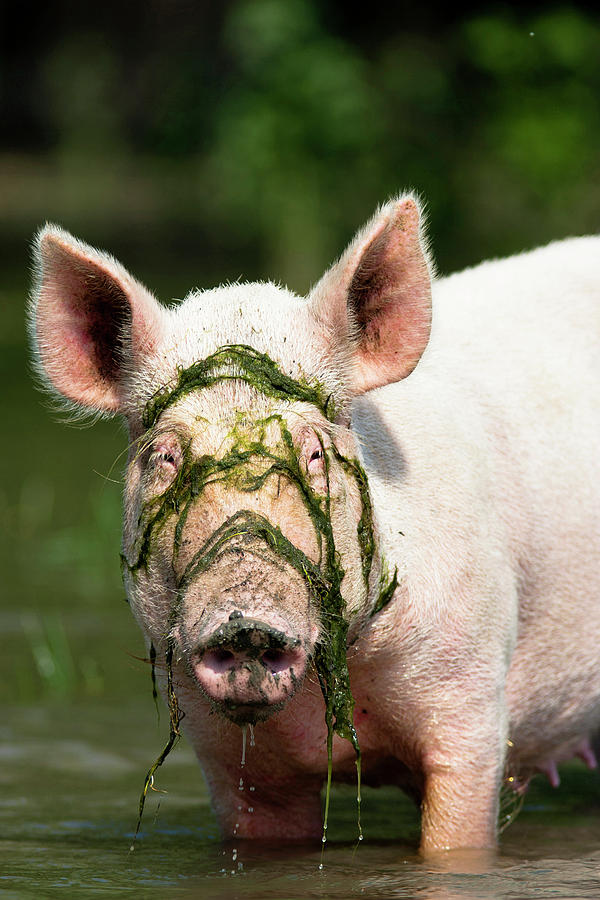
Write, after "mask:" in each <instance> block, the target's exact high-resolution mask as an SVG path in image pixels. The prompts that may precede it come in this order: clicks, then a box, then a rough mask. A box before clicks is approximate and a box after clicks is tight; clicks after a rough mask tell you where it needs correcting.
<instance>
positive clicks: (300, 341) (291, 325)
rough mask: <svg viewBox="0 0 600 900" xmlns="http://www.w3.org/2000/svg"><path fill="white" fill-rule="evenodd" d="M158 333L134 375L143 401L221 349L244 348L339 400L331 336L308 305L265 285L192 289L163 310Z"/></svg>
mask: <svg viewBox="0 0 600 900" xmlns="http://www.w3.org/2000/svg"><path fill="white" fill-rule="evenodd" d="M161 331H162V334H161V337H160V340H159V342H158V345H157V346H156V348H155V350H154V353H153V354H152V356H151V358H148V359H147V361H146V366H145V367H144V369H143V370H142V371H141V372H139V373H138V374H139V376H140V377H139V380H138V385H137V387H138V391H136V392H135V393H137V394H138V399H139V400H140V401H141V402H144V400H145V399H149V398H150V397H151V396H152V395H153V394H154V393H155V392H156V391H160V390H161V389H163V388H164V387H165V386H167V385H169V384H170V383H172V382H173V379H174V378H176V377H177V374H178V373H179V372H181V371H182V370H186V369H188V368H189V367H190V366H193V365H194V364H195V363H198V362H199V361H202V360H206V359H207V358H208V357H210V356H211V355H212V354H214V353H215V352H216V351H218V350H219V349H220V348H222V347H228V346H238V347H239V346H246V347H251V348H253V350H255V351H256V352H257V353H258V354H266V355H267V356H268V357H269V359H270V360H272V361H273V363H274V364H275V365H276V366H277V367H278V368H279V369H280V370H281V372H283V373H284V374H285V375H286V376H289V377H290V378H292V379H295V380H305V381H308V382H313V381H314V382H318V383H319V384H321V385H323V386H324V387H325V388H326V390H327V392H331V393H332V395H333V396H334V397H335V398H336V399H337V400H343V399H344V398H343V394H344V384H343V366H342V365H336V360H334V359H333V358H332V342H331V335H329V334H327V333H326V330H325V328H324V326H323V324H322V323H321V322H320V321H319V320H318V319H317V318H316V317H315V316H314V315H313V313H312V311H311V308H310V305H309V302H308V301H307V300H306V299H305V298H302V297H298V296H296V295H295V294H292V293H291V292H290V291H288V290H286V289H285V288H281V287H278V286H276V285H274V284H271V283H249V284H234V285H230V286H227V287H219V288H214V289H213V290H210V291H194V292H192V293H191V294H189V295H188V296H187V297H186V298H185V299H184V300H183V302H182V303H180V304H179V305H177V306H173V307H171V308H169V309H165V311H164V319H163V327H162V329H161Z"/></svg>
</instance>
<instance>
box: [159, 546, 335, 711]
mask: <svg viewBox="0 0 600 900" xmlns="http://www.w3.org/2000/svg"><path fill="white" fill-rule="evenodd" d="M316 619H317V617H316V611H315V610H314V609H313V608H312V604H311V599H310V592H309V589H308V585H307V584H306V582H305V580H304V579H303V578H302V577H301V576H300V575H299V573H298V572H297V571H295V570H294V568H293V567H292V566H290V565H288V564H287V563H286V562H285V561H282V560H281V559H280V558H277V557H276V556H275V555H274V554H272V553H271V552H270V551H269V549H268V548H265V547H262V546H260V545H258V546H253V547H249V546H247V545H246V546H245V547H243V548H242V547H240V546H230V547H228V548H227V549H226V550H225V551H224V552H223V553H221V554H220V555H219V556H218V557H217V558H216V559H215V560H214V561H213V562H212V564H211V566H210V568H208V569H207V570H206V571H204V572H202V573H200V574H199V575H198V577H197V578H196V579H195V580H194V582H193V583H192V584H190V585H189V586H188V587H187V589H186V591H185V594H184V597H183V598H182V603H181V610H180V617H179V622H178V623H177V625H176V628H175V629H174V634H175V637H176V641H177V643H178V644H179V648H180V651H181V654H182V656H183V659H184V661H185V665H186V668H187V670H188V672H189V674H190V675H191V676H192V678H193V679H194V681H195V682H196V684H197V685H198V688H199V689H200V690H201V691H202V693H203V694H204V695H205V696H206V697H207V698H208V699H209V700H210V701H211V703H212V704H213V706H214V708H215V710H216V711H217V712H219V713H220V714H222V715H224V716H226V717H227V718H229V719H231V720H232V721H233V722H236V723H237V724H244V723H254V722H257V721H260V720H263V719H266V718H268V717H269V716H270V715H272V714H273V713H275V712H277V711H278V710H280V709H281V708H282V707H283V706H284V704H285V703H286V702H287V701H288V700H289V699H290V698H291V697H292V695H293V694H294V693H295V691H296V690H297V689H298V688H299V686H300V685H301V684H302V681H303V679H304V676H305V674H306V671H307V669H308V667H309V664H310V661H311V659H312V655H313V650H314V645H315V642H316V640H317V637H318V632H319V629H318V626H317V624H316Z"/></svg>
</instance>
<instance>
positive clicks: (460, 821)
mask: <svg viewBox="0 0 600 900" xmlns="http://www.w3.org/2000/svg"><path fill="white" fill-rule="evenodd" d="M465 697H468V694H465V695H463V700H462V704H463V706H464V704H465V699H464V698H465ZM470 713H471V714H470V715H464V716H463V717H461V716H456V717H455V716H451V717H449V721H447V722H445V723H444V725H443V726H442V729H441V731H438V732H437V733H436V734H435V736H433V737H432V738H431V739H430V743H429V746H428V747H426V748H425V752H424V754H423V770H424V771H423V774H424V792H423V802H422V820H421V851H422V852H423V853H425V854H428V853H433V852H436V851H440V850H453V849H458V848H481V847H494V846H495V844H496V838H497V820H498V798H499V791H500V786H501V783H502V777H503V772H504V759H505V753H506V738H507V727H506V715H505V712H504V710H503V709H502V708H498V705H497V704H493V705H491V706H489V707H488V708H487V710H482V711H480V713H479V715H477V714H476V715H475V716H474V715H472V713H473V710H472V709H471V710H470ZM453 720H454V721H453ZM448 726H450V727H448Z"/></svg>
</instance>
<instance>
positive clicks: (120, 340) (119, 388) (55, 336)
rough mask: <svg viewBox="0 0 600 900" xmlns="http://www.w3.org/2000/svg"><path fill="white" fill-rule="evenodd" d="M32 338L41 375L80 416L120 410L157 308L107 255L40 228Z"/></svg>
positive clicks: (149, 346)
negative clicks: (128, 374) (131, 374)
mask: <svg viewBox="0 0 600 900" xmlns="http://www.w3.org/2000/svg"><path fill="white" fill-rule="evenodd" d="M34 265H35V274H36V283H35V285H34V290H33V292H32V302H31V311H30V323H31V335H32V341H33V345H34V352H35V354H36V359H37V363H38V367H39V371H40V374H41V375H42V377H43V378H44V380H45V381H47V382H49V384H50V386H51V387H52V388H54V389H55V390H56V391H58V393H59V394H61V395H62V397H63V398H65V399H66V400H68V401H69V402H70V403H71V404H74V405H75V406H76V407H79V408H80V409H83V410H84V411H86V412H96V413H101V414H102V413H104V414H107V415H112V414H113V413H116V412H125V411H126V391H125V385H124V380H125V378H124V376H125V375H126V373H127V372H129V371H131V370H132V369H135V368H137V366H138V365H139V363H140V361H141V360H142V359H143V358H144V356H146V355H147V354H149V353H151V352H152V350H153V349H154V347H155V346H156V343H157V340H158V337H159V335H160V333H161V331H162V319H163V310H162V308H161V307H160V306H159V304H158V303H157V302H156V300H155V299H154V297H153V296H152V294H150V292H149V291H147V290H146V288H145V287H143V285H141V284H139V282H137V281H136V280H135V279H134V278H132V276H131V275H130V274H129V273H128V272H127V271H126V270H125V269H124V268H123V266H121V265H120V264H119V263H118V262H117V261H116V260H115V259H113V257H112V256H109V255H108V254H106V253H101V252H99V251H98V250H95V249H94V248H93V247H90V246H88V245H87V244H84V243H83V242H81V241H78V240H77V239H76V238H74V237H72V235H70V234H68V233H67V232H66V231H63V230H62V229H61V228H58V227H57V226H55V225H46V227H45V228H43V229H42V230H41V231H40V232H39V233H38V235H37V237H36V240H35V244H34Z"/></svg>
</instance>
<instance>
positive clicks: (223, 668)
mask: <svg viewBox="0 0 600 900" xmlns="http://www.w3.org/2000/svg"><path fill="white" fill-rule="evenodd" d="M202 662H203V664H204V665H205V666H206V667H207V668H208V669H212V671H213V672H215V673H216V674H220V673H221V672H227V671H228V670H229V669H231V667H232V665H233V664H234V662H235V654H234V653H232V652H231V650H225V649H224V648H223V647H215V649H214V650H207V651H206V653H205V654H204V655H203V657H202Z"/></svg>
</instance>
